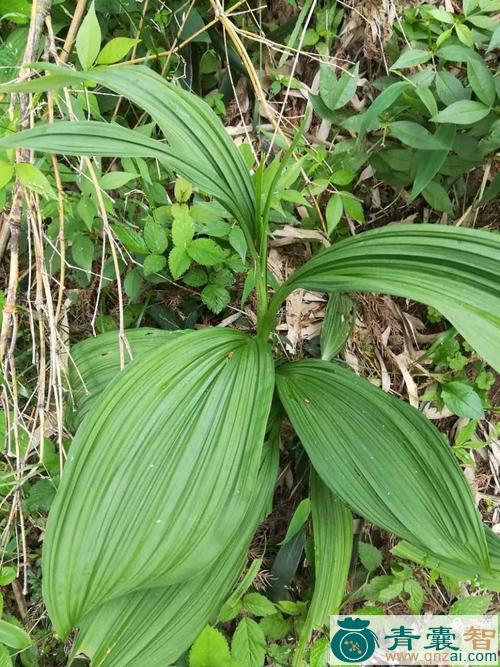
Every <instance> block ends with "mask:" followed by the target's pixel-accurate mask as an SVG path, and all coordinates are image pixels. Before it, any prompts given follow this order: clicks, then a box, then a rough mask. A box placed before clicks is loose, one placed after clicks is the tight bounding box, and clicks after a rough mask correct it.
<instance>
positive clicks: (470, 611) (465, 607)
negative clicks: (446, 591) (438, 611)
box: [450, 595, 492, 616]
mask: <svg viewBox="0 0 500 667" xmlns="http://www.w3.org/2000/svg"><path fill="white" fill-rule="evenodd" d="M491 600H492V596H491V595H468V596H467V597H462V598H459V599H458V600H456V602H454V603H453V604H452V605H451V607H450V614H456V615H457V616H482V615H483V614H486V612H487V611H488V608H489V606H490V604H491Z"/></svg>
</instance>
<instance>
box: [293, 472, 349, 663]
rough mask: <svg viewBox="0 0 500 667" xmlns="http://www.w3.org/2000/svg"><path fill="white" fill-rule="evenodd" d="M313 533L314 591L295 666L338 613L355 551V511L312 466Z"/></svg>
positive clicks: (295, 658)
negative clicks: (314, 634) (316, 632)
mask: <svg viewBox="0 0 500 667" xmlns="http://www.w3.org/2000/svg"><path fill="white" fill-rule="evenodd" d="M309 488H310V492H309V495H310V496H311V510H312V521H313V537H314V592H313V596H312V599H311V604H310V605H309V610H308V612H307V617H306V621H305V623H304V625H303V628H302V630H301V633H300V638H299V642H298V646H297V650H296V652H295V654H294V662H293V664H294V667H295V666H297V667H302V665H303V664H304V663H303V655H304V652H305V648H306V646H307V644H308V642H309V640H310V638H311V634H312V631H313V630H314V629H322V628H323V627H325V626H328V624H329V619H330V615H331V614H337V613H339V610H340V607H341V604H342V600H343V598H344V593H345V589H346V584H347V577H348V574H349V565H350V563H351V555H352V540H353V526H352V514H351V511H350V510H349V508H348V507H347V505H346V504H345V503H344V502H343V501H342V500H340V498H339V497H338V496H336V495H335V494H333V493H332V492H331V491H330V489H329V488H328V487H327V486H326V484H325V483H324V482H323V481H322V480H321V478H320V477H319V476H318V474H317V473H316V472H315V471H314V470H312V471H311V480H310V483H309Z"/></svg>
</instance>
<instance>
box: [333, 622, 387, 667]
mask: <svg viewBox="0 0 500 667" xmlns="http://www.w3.org/2000/svg"><path fill="white" fill-rule="evenodd" d="M369 624H370V621H362V620H361V619H360V618H346V619H344V620H343V621H338V625H339V626H340V630H337V632H336V633H335V634H334V635H333V637H332V641H331V643H330V646H331V649H332V653H333V655H334V656H335V657H336V658H337V659H338V660H342V661H343V662H349V663H355V662H363V661H365V660H368V658H371V657H372V655H373V654H374V653H375V649H376V648H377V646H378V639H377V635H376V634H375V633H374V632H373V630H370V629H369V628H368V626H369Z"/></svg>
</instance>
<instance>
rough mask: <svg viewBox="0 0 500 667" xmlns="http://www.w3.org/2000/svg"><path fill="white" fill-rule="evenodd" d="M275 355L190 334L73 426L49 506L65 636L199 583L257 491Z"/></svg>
mask: <svg viewBox="0 0 500 667" xmlns="http://www.w3.org/2000/svg"><path fill="white" fill-rule="evenodd" d="M273 385H274V377H273V363H272V357H271V353H270V351H269V349H267V347H265V346H262V345H261V344H259V343H258V342H257V341H255V340H253V339H251V338H249V337H248V336H246V335H245V334H242V333H241V332H237V331H233V330H228V329H216V330H204V331H196V332H190V333H186V334H185V335H183V336H181V337H179V338H178V339H176V340H173V341H172V342H167V343H164V344H163V345H161V346H159V347H158V348H157V349H156V350H155V351H154V352H151V353H150V354H147V355H146V356H145V357H143V358H141V359H137V360H136V361H135V362H134V363H133V364H130V365H129V366H128V367H127V368H126V369H125V370H124V371H123V372H122V373H120V374H119V376H118V377H117V378H116V379H115V380H114V381H113V382H112V383H111V384H110V385H109V386H108V388H107V389H106V391H105V392H104V395H103V396H102V399H101V401H100V402H99V405H97V406H96V408H95V409H94V410H93V411H92V412H91V413H90V414H89V415H88V417H87V418H86V419H85V420H84V422H83V423H82V425H81V427H80V428H79V429H78V431H77V433H76V436H75V439H74V441H73V444H72V446H71V449H70V452H69V456H68V461H67V464H66V468H65V472H64V476H63V479H62V483H61V486H60V489H59V491H58V493H57V495H56V499H55V502H54V505H53V506H52V509H51V512H50V515H49V521H48V526H47V532H46V537H45V543H44V551H43V574H44V597H45V601H46V604H47V608H48V611H49V615H50V617H51V619H52V621H53V623H54V626H55V628H56V631H57V632H58V634H59V635H60V636H62V637H64V636H66V635H67V634H68V632H69V631H70V630H71V628H72V627H73V626H74V625H76V624H77V622H78V621H80V620H81V619H82V617H83V616H84V615H85V614H87V613H88V612H89V611H91V610H92V609H93V608H94V607H96V606H97V605H100V604H102V603H103V602H105V601H107V600H110V599H112V598H114V597H118V596H120V595H124V594H126V593H128V592H131V591H133V590H136V589H138V588H141V587H150V588H154V587H159V586H166V585H169V584H174V583H177V582H179V581H181V580H182V579H186V578H188V577H191V576H194V575H196V574H197V573H198V572H200V571H201V570H202V569H204V568H205V567H207V566H208V565H210V563H212V562H213V561H214V560H215V559H216V558H217V557H218V556H219V555H220V553H221V552H222V551H223V550H224V549H225V548H228V540H229V538H230V536H231V535H232V534H233V531H234V529H235V526H240V525H241V523H242V521H243V517H244V515H245V513H246V511H247V509H248V504H249V503H250V501H251V498H252V494H253V493H254V490H255V484H256V479H257V472H258V468H259V464H260V458H261V450H262V443H263V437H264V432H265V427H266V421H267V416H268V413H269V409H270V404H271V398H272V393H273Z"/></svg>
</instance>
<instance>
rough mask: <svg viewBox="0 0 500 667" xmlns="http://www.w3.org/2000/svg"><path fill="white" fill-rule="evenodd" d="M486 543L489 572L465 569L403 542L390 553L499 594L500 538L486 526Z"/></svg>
mask: <svg viewBox="0 0 500 667" xmlns="http://www.w3.org/2000/svg"><path fill="white" fill-rule="evenodd" d="M484 530H485V535H486V543H487V545H488V551H489V554H490V562H491V570H487V569H485V568H481V567H467V566H465V565H464V564H463V563H459V562H457V561H456V560H453V559H447V558H440V557H438V556H436V555H435V554H433V553H431V552H430V551H429V550H428V549H424V548H422V547H416V546H414V545H413V544H410V543H409V542H406V541H405V540H403V541H402V542H400V543H399V544H397V545H396V546H395V547H394V549H392V553H394V554H395V555H396V556H399V557H400V558H406V559H407V560H413V561H415V562H417V563H420V564H421V565H424V566H425V567H428V568H433V569H435V570H437V571H438V572H441V573H442V574H446V575H448V576H451V577H455V578H456V579H458V580H459V581H467V582H470V583H472V584H474V585H475V586H478V587H480V588H488V589H489V590H491V591H499V592H500V537H499V536H498V535H496V534H495V533H494V532H493V531H492V530H491V529H490V528H488V527H487V526H485V527H484Z"/></svg>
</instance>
